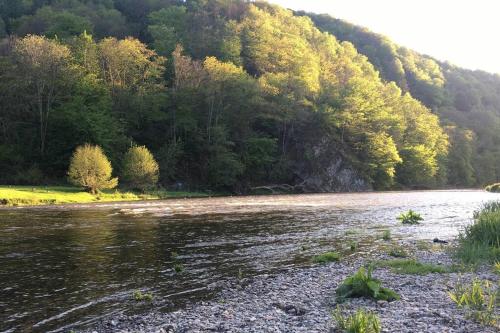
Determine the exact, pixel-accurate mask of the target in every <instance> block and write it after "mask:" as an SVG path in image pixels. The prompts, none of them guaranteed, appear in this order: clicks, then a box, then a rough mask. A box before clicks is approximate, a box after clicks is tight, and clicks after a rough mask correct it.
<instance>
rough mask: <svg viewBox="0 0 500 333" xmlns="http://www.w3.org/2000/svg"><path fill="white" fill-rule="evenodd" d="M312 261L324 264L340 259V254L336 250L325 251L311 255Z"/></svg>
mask: <svg viewBox="0 0 500 333" xmlns="http://www.w3.org/2000/svg"><path fill="white" fill-rule="evenodd" d="M312 260H313V262H315V263H317V264H326V263H329V262H333V261H339V260H340V254H339V253H338V252H325V253H323V254H319V255H317V256H314V257H313V259H312Z"/></svg>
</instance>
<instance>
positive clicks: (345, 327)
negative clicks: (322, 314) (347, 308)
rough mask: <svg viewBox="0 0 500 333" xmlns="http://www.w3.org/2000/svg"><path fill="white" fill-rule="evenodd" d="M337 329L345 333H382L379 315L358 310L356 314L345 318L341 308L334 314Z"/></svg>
mask: <svg viewBox="0 0 500 333" xmlns="http://www.w3.org/2000/svg"><path fill="white" fill-rule="evenodd" d="M332 316H333V319H334V320H335V322H336V323H337V327H338V328H339V329H340V330H342V332H345V333H380V331H381V329H382V327H381V324H380V319H379V317H378V315H377V314H375V313H373V312H370V311H365V310H363V309H358V310H357V311H356V313H354V314H352V315H348V316H344V315H343V314H342V311H341V310H340V308H339V307H337V309H336V310H335V311H333V313H332Z"/></svg>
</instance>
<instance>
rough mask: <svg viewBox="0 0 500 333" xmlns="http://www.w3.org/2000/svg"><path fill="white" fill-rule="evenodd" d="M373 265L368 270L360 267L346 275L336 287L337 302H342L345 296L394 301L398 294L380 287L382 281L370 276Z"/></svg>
mask: <svg viewBox="0 0 500 333" xmlns="http://www.w3.org/2000/svg"><path fill="white" fill-rule="evenodd" d="M372 271H373V266H370V267H368V270H365V268H363V267H361V268H360V269H359V270H358V271H357V272H356V273H355V274H354V275H351V276H349V277H347V278H346V279H345V280H344V282H342V284H341V285H340V286H339V287H338V288H337V291H336V296H337V302H339V303H342V302H344V301H345V300H346V299H347V298H353V297H369V298H373V299H376V300H384V301H389V302H390V301H394V300H398V299H399V295H398V294H397V293H396V292H395V291H393V290H391V289H388V288H384V287H382V283H381V282H380V281H379V280H377V279H374V278H373V277H372Z"/></svg>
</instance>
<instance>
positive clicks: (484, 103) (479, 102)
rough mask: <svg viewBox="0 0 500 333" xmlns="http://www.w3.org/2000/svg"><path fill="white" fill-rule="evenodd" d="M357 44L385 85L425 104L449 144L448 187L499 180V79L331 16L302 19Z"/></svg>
mask: <svg viewBox="0 0 500 333" xmlns="http://www.w3.org/2000/svg"><path fill="white" fill-rule="evenodd" d="M298 14H299V15H307V16H309V17H311V18H312V20H313V21H314V23H315V24H316V25H317V27H318V28H319V29H320V30H322V31H327V32H329V33H331V34H334V35H335V36H337V38H338V39H339V40H343V41H344V40H345V41H349V42H352V43H353V44H354V45H355V46H356V48H357V49H358V50H359V52H360V53H361V54H364V55H366V56H367V57H368V59H369V60H370V62H371V63H372V64H373V65H374V66H375V68H376V69H377V70H378V71H379V72H380V75H381V77H382V78H383V79H384V80H385V81H393V82H395V83H396V84H397V85H398V86H399V87H400V88H401V89H402V90H403V91H405V92H410V93H411V95H412V96H414V97H415V98H417V99H418V100H420V101H421V102H423V103H424V104H425V105H426V106H427V107H429V108H431V109H432V110H433V112H434V113H435V114H437V115H439V117H440V118H441V121H442V124H443V126H444V129H445V131H446V133H447V134H448V135H449V138H450V150H449V154H448V157H447V160H446V162H445V163H446V165H447V170H448V172H447V178H448V180H447V182H448V183H449V184H450V185H454V186H472V185H485V184H488V183H493V182H498V181H499V179H500V76H499V75H495V74H489V73H486V72H482V71H471V70H466V69H461V68H458V67H456V66H453V65H450V64H448V63H441V62H439V61H437V60H435V59H433V58H431V57H429V56H425V55H421V54H418V53H416V52H414V51H412V50H408V49H406V48H404V47H400V46H398V45H396V44H394V43H393V42H392V41H390V40H389V39H388V38H387V37H385V36H382V35H379V34H375V33H373V32H370V31H369V30H367V29H365V28H362V27H359V26H355V25H352V24H349V23H347V22H344V21H342V20H338V19H334V18H332V17H330V16H327V15H315V14H309V13H307V14H306V13H303V12H301V13H298Z"/></svg>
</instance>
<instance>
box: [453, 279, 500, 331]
mask: <svg viewBox="0 0 500 333" xmlns="http://www.w3.org/2000/svg"><path fill="white" fill-rule="evenodd" d="M497 294H498V290H495V288H493V286H492V284H491V282H490V281H487V280H485V281H481V280H479V279H474V280H473V281H472V283H471V284H470V285H468V286H467V285H463V284H462V283H459V284H457V285H456V286H455V288H454V289H453V290H452V291H450V292H449V293H448V295H449V296H450V298H451V300H452V301H453V302H455V303H456V304H457V306H458V307H460V308H464V309H465V310H466V311H467V312H468V313H467V314H468V316H469V317H471V318H473V319H475V320H476V321H478V322H479V323H481V324H484V325H491V326H496V327H498V325H499V320H500V318H499V316H498V315H497V314H496V313H495V308H496V299H497Z"/></svg>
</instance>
